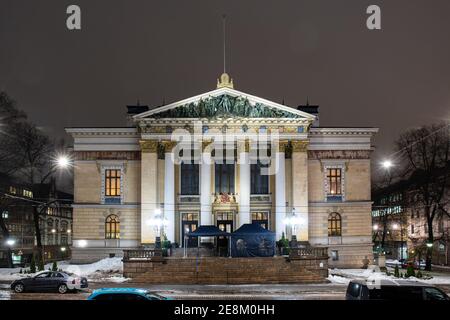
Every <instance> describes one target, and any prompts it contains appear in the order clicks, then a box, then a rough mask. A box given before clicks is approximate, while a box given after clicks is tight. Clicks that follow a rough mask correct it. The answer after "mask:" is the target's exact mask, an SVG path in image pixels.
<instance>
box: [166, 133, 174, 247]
mask: <svg viewBox="0 0 450 320" xmlns="http://www.w3.org/2000/svg"><path fill="white" fill-rule="evenodd" d="M163 145H164V166H165V170H164V218H165V219H167V221H168V225H167V226H166V227H165V230H164V232H165V234H166V236H167V240H169V241H171V242H172V243H173V242H175V165H174V156H173V151H172V150H173V148H174V147H175V145H176V142H175V141H164V142H163Z"/></svg>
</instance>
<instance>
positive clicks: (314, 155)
mask: <svg viewBox="0 0 450 320" xmlns="http://www.w3.org/2000/svg"><path fill="white" fill-rule="evenodd" d="M370 152H371V151H370V150H309V151H308V158H309V159H370Z"/></svg>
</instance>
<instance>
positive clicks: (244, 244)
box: [231, 223, 275, 257]
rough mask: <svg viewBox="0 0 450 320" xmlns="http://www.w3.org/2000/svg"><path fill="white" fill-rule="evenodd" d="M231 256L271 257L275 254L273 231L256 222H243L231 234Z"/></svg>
mask: <svg viewBox="0 0 450 320" xmlns="http://www.w3.org/2000/svg"><path fill="white" fill-rule="evenodd" d="M231 255H232V256H233V257H273V256H274V255H275V232H272V231H269V230H267V229H264V228H263V227H261V226H260V225H259V224H258V223H253V224H243V225H242V226H241V227H240V228H239V229H237V230H236V231H235V232H233V233H232V234H231Z"/></svg>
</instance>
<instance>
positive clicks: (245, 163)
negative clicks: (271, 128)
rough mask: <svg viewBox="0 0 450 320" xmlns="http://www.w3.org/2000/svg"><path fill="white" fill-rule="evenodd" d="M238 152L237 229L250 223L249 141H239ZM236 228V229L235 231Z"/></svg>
mask: <svg viewBox="0 0 450 320" xmlns="http://www.w3.org/2000/svg"><path fill="white" fill-rule="evenodd" d="M238 148H239V149H238V150H239V225H238V226H237V228H239V227H240V226H241V225H243V224H244V223H251V216H250V179H251V177H250V157H249V149H250V145H249V141H241V142H240V143H239V146H238ZM237 228H236V229H237Z"/></svg>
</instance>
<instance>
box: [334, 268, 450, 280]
mask: <svg viewBox="0 0 450 320" xmlns="http://www.w3.org/2000/svg"><path fill="white" fill-rule="evenodd" d="M328 274H329V276H328V278H327V279H328V280H329V281H330V282H331V283H336V284H348V283H349V282H350V281H351V280H365V281H369V282H372V283H376V282H379V281H380V280H399V278H396V277H394V276H393V275H390V276H388V275H386V273H384V272H381V271H380V269H379V268H378V267H377V266H372V267H369V268H368V269H329V270H328ZM406 279H407V280H409V281H418V282H422V283H427V284H450V274H443V273H439V274H436V273H432V278H431V279H420V278H416V277H409V278H406Z"/></svg>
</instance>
